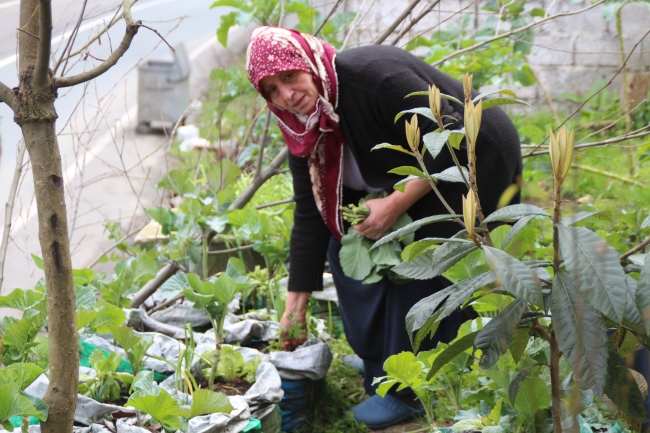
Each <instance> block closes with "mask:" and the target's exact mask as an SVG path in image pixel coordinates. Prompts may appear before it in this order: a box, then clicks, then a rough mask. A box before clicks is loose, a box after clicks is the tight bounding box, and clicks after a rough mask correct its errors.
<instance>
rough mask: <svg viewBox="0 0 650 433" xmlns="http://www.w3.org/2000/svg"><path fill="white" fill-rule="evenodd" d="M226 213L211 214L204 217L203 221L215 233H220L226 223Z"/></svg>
mask: <svg viewBox="0 0 650 433" xmlns="http://www.w3.org/2000/svg"><path fill="white" fill-rule="evenodd" d="M228 220H229V218H228V215H219V216H212V217H208V218H206V219H205V223H206V224H207V225H208V227H210V228H211V229H212V230H214V231H215V232H217V233H221V232H222V231H224V229H225V228H226V225H227V224H228Z"/></svg>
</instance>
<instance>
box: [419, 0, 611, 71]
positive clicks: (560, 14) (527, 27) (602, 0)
mask: <svg viewBox="0 0 650 433" xmlns="http://www.w3.org/2000/svg"><path fill="white" fill-rule="evenodd" d="M604 2H605V0H599V1H597V2H596V3H594V4H592V5H589V6H588V7H586V8H583V9H579V10H577V11H573V12H561V13H559V14H555V15H551V16H549V17H546V18H543V19H541V20H539V21H536V22H534V23H530V24H528V25H527V26H523V27H519V28H517V29H514V30H511V31H509V32H506V33H501V34H500V35H498V36H494V37H492V38H489V39H485V40H483V41H481V42H478V43H476V44H474V45H472V46H470V47H467V48H463V49H462V50H458V51H454V52H453V53H451V54H449V55H448V56H445V57H443V58H442V59H440V60H438V61H437V62H434V63H432V64H431V66H438V65H440V64H442V63H444V62H446V61H447V60H449V59H453V58H454V57H457V56H460V55H461V54H465V53H468V52H470V51H474V50H475V49H477V48H480V47H482V46H483V45H487V44H489V43H492V42H494V41H497V40H499V39H503V38H507V37H510V36H512V35H516V34H517V33H521V32H525V31H526V30H530V29H532V28H534V27H537V26H540V25H542V24H545V23H546V22H548V21H551V20H554V19H556V18H560V17H568V16H571V15H578V14H581V13H583V12H586V11H588V10H590V9H593V8H595V7H596V6H599V5H601V4H603V3H604Z"/></svg>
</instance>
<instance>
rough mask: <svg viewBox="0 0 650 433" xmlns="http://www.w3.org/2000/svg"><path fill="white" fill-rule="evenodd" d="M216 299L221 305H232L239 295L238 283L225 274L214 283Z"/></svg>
mask: <svg viewBox="0 0 650 433" xmlns="http://www.w3.org/2000/svg"><path fill="white" fill-rule="evenodd" d="M214 288H215V298H216V299H217V302H219V303H220V304H224V305H227V304H230V302H232V300H233V299H235V293H237V281H235V280H233V279H232V278H231V277H230V276H229V275H228V274H226V273H223V274H221V275H219V278H218V279H217V281H216V282H215V283H214Z"/></svg>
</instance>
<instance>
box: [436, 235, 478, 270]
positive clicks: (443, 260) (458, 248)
mask: <svg viewBox="0 0 650 433" xmlns="http://www.w3.org/2000/svg"><path fill="white" fill-rule="evenodd" d="M477 249H478V247H477V246H476V245H475V244H474V243H473V242H469V241H468V242H466V243H458V242H445V243H444V244H442V245H441V246H440V248H438V249H436V250H435V251H433V254H432V255H431V260H432V262H433V266H432V268H431V272H430V275H431V277H430V278H433V277H437V276H438V275H442V273H443V272H445V271H446V270H447V269H449V268H450V267H452V266H453V265H455V264H456V263H457V262H458V261H460V260H461V259H462V258H463V257H465V256H467V255H468V254H469V253H471V252H472V251H476V250H477Z"/></svg>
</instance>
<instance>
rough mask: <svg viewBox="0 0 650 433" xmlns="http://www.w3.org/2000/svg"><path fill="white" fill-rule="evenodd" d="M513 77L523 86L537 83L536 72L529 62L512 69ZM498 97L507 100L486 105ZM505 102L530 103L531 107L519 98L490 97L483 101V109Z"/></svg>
mask: <svg viewBox="0 0 650 433" xmlns="http://www.w3.org/2000/svg"><path fill="white" fill-rule="evenodd" d="M512 78H514V79H515V80H517V81H519V82H520V83H521V85H522V86H532V85H533V84H535V81H537V80H536V79H535V74H533V71H532V70H531V69H530V66H528V63H525V64H524V65H523V66H522V67H520V68H518V69H515V70H514V71H512ZM496 99H504V100H505V101H499V102H498V103H496V104H490V105H489V106H487V107H486V105H487V104H486V102H491V101H494V100H496ZM504 104H524V105H528V106H529V107H530V104H528V103H526V102H524V101H521V100H519V99H514V98H512V99H511V98H495V99H488V100H487V101H483V109H484V110H487V109H488V108H490V107H494V106H495V105H504Z"/></svg>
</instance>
